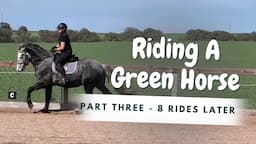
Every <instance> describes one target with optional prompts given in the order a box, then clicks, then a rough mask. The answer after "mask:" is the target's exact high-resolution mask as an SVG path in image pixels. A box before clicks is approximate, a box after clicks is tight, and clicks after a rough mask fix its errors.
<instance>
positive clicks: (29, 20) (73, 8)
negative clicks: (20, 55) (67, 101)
mask: <svg viewBox="0 0 256 144" xmlns="http://www.w3.org/2000/svg"><path fill="white" fill-rule="evenodd" d="M255 5H256V1H255V0H105V1H104V0H90V1H89V0H1V1H0V12H1V15H2V16H1V20H3V21H4V22H8V23H10V24H11V27H12V28H13V29H18V28H19V27H20V26H22V25H25V26H27V27H28V29H29V30H42V29H49V30H55V28H56V26H57V24H58V23H60V22H65V23H67V24H68V26H69V28H70V29H74V30H79V29H81V28H88V29H89V30H90V31H94V32H99V33H100V32H102V33H106V32H122V31H124V29H125V28H126V27H136V28H138V29H140V30H143V29H145V28H148V27H152V28H156V29H159V30H161V31H163V32H166V33H184V32H186V31H188V30H189V29H204V30H209V31H214V30H224V31H228V32H232V33H244V32H253V31H256V16H255V15H256V8H255Z"/></svg>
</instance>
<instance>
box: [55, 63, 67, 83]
mask: <svg viewBox="0 0 256 144" xmlns="http://www.w3.org/2000/svg"><path fill="white" fill-rule="evenodd" d="M56 70H57V71H58V72H59V73H60V74H61V76H62V77H61V78H60V80H59V83H60V84H61V85H66V83H67V80H66V78H65V70H64V68H63V66H62V65H61V64H57V65H56Z"/></svg>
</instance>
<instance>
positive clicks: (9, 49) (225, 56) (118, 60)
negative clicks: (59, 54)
mask: <svg viewBox="0 0 256 144" xmlns="http://www.w3.org/2000/svg"><path fill="white" fill-rule="evenodd" d="M172 36H173V35H172ZM174 37H175V36H174ZM181 38H182V35H179V34H177V35H176V37H175V38H173V40H175V39H179V40H180V39H181ZM179 40H178V41H179ZM181 40H182V39H181ZM185 43H187V42H185ZM198 44H199V60H198V64H197V65H196V67H211V68H256V65H255V60H254V59H255V54H256V42H219V44H220V48H221V60H220V61H206V60H205V59H204V53H205V48H206V46H207V42H198ZM40 45H41V46H42V47H44V48H47V49H50V48H51V47H52V46H53V45H54V44H53V43H40ZM72 45H73V50H74V53H76V55H78V56H79V57H80V58H93V59H96V60H98V61H99V62H101V63H105V64H115V65H141V66H159V67H160V66H163V67H184V64H183V63H184V61H185V60H183V61H179V60H172V59H170V60H167V59H162V60H155V59H146V60H141V59H137V60H134V59H132V43H131V42H97V43H72ZM18 47H19V44H16V43H1V44H0V61H16V54H17V49H18ZM0 71H1V72H3V71H15V69H14V68H0ZM27 71H33V68H29V69H27ZM34 82H35V78H34V75H33V74H0V83H1V88H0V100H6V98H7V92H8V89H9V88H10V87H15V88H16V89H17V91H18V99H17V100H18V101H25V95H26V89H27V88H28V87H29V86H31V85H32V84H33V83H34ZM240 83H241V84H256V78H255V77H254V76H240ZM107 85H108V87H110V88H111V90H112V91H113V88H112V86H111V84H110V83H108V84H107ZM215 85H217V83H215ZM131 91H132V92H134V93H136V94H141V95H170V94H171V91H170V90H162V89H157V90H156V89H152V88H147V89H141V88H139V87H138V86H136V84H133V85H132V89H131ZM82 92H83V88H82V87H80V88H76V89H72V90H71V92H70V93H82ZM43 93H44V91H38V92H35V93H33V94H32V98H33V100H35V101H43V100H44V97H43ZM96 93H99V92H98V91H96ZM255 94H256V90H255V87H241V88H240V89H239V90H237V91H235V92H232V91H230V90H225V91H217V90H216V89H215V90H213V91H207V90H205V91H196V90H194V91H188V90H183V91H181V90H180V91H179V95H180V96H207V97H229V98H230V97H232V98H245V99H247V100H249V104H250V105H249V106H250V107H253V108H256V95H255ZM54 96H55V98H56V100H57V101H58V100H59V99H60V88H55V90H54Z"/></svg>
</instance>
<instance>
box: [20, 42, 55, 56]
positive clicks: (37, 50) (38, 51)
mask: <svg viewBox="0 0 256 144" xmlns="http://www.w3.org/2000/svg"><path fill="white" fill-rule="evenodd" d="M21 48H25V50H27V51H32V52H33V53H34V54H35V55H37V56H39V57H40V58H47V57H50V56H51V55H50V53H49V52H48V51H47V50H45V49H44V48H42V47H41V46H40V45H38V44H33V43H28V44H24V45H22V46H21V47H20V48H19V50H20V49H21Z"/></svg>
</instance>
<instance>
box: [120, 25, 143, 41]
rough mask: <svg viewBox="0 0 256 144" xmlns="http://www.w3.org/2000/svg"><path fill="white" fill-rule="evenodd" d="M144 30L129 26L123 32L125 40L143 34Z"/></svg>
mask: <svg viewBox="0 0 256 144" xmlns="http://www.w3.org/2000/svg"><path fill="white" fill-rule="evenodd" d="M143 35H144V34H143V32H142V31H140V30H139V29H137V28H133V27H127V28H126V29H125V30H124V32H123V33H122V39H123V40H132V39H133V38H135V37H138V36H143Z"/></svg>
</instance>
